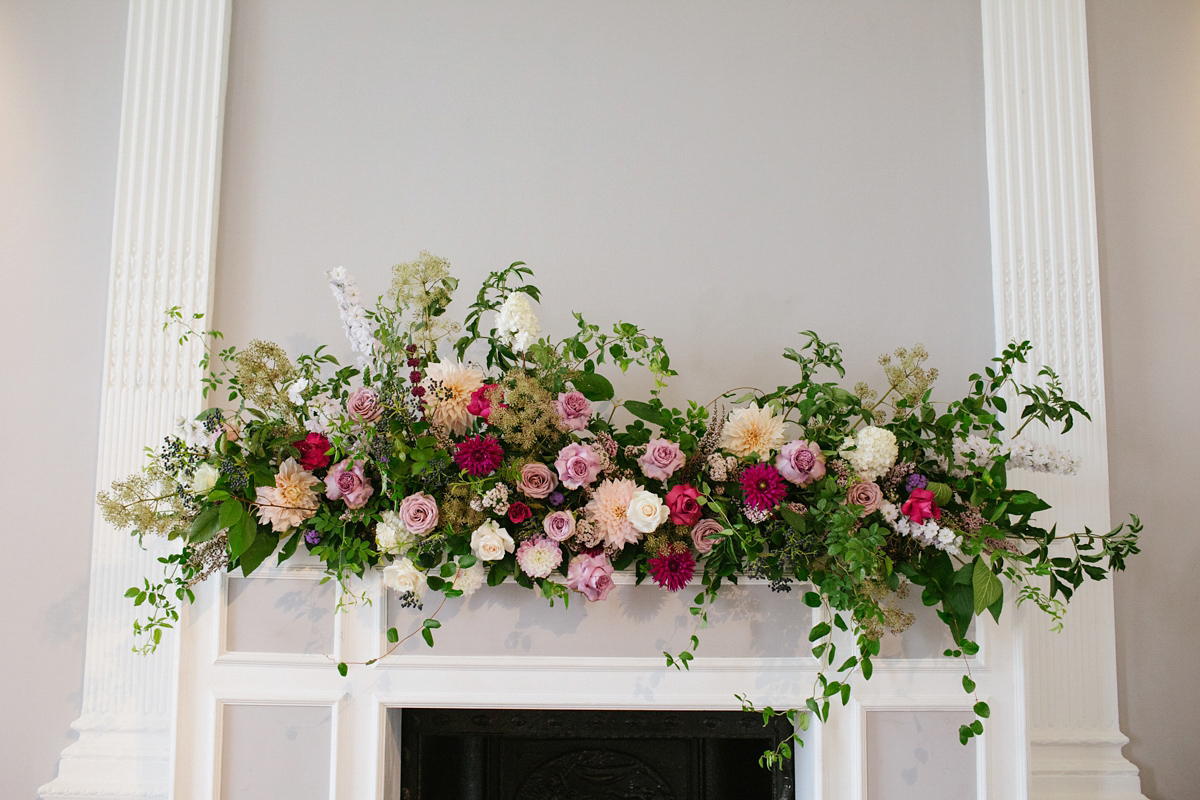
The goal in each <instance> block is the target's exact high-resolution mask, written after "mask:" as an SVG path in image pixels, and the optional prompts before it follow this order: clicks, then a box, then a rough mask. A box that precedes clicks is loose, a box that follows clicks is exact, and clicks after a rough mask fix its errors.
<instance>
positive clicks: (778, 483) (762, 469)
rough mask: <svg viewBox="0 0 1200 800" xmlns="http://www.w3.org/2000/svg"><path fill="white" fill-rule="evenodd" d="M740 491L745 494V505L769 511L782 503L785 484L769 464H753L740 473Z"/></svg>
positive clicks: (785, 491)
mask: <svg viewBox="0 0 1200 800" xmlns="http://www.w3.org/2000/svg"><path fill="white" fill-rule="evenodd" d="M742 491H743V492H745V493H746V505H748V506H750V507H752V508H757V509H758V510H759V511H770V510H772V509H773V508H775V507H776V506H777V505H779V503H780V502H782V500H783V496H784V495H785V494H787V484H785V483H784V482H783V476H782V475H780V474H779V470H777V469H775V468H774V467H773V466H771V465H770V464H755V465H754V466H752V467H747V468H746V469H745V470H743V471H742Z"/></svg>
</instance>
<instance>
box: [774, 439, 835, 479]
mask: <svg viewBox="0 0 1200 800" xmlns="http://www.w3.org/2000/svg"><path fill="white" fill-rule="evenodd" d="M775 469H777V470H779V474H780V475H782V476H783V477H784V478H786V479H787V480H788V481H790V482H791V483H794V484H796V485H797V486H806V485H808V484H810V483H813V482H815V481H819V480H820V479H821V478H823V477H825V454H824V453H822V452H821V447H820V446H819V445H818V444H817V443H816V442H805V441H803V440H800V439H797V440H795V441H792V442H788V443H787V444H785V445H784V446H783V449H782V450H781V451H779V455H777V456H775Z"/></svg>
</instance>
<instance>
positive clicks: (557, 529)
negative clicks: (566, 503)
mask: <svg viewBox="0 0 1200 800" xmlns="http://www.w3.org/2000/svg"><path fill="white" fill-rule="evenodd" d="M542 530H544V531H545V532H546V535H547V536H549V537H550V538H551V539H553V540H554V541H556V542H565V541H566V540H567V539H570V538H571V536H573V535H574V534H575V515H574V514H572V513H571V512H570V511H555V512H553V513H551V514H547V515H546V518H545V519H544V520H542Z"/></svg>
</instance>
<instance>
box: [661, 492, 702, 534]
mask: <svg viewBox="0 0 1200 800" xmlns="http://www.w3.org/2000/svg"><path fill="white" fill-rule="evenodd" d="M699 498H700V492H698V491H696V487H695V486H691V485H690V484H686V483H683V484H680V485H679V486H676V487H674V488H673V489H671V491H669V492H667V496H666V504H667V508H668V509H670V511H671V522H673V523H675V524H676V525H695V524H696V523H697V522H698V521H699V520H700V514H701V510H700V503H698V502H697V501H698V500H699Z"/></svg>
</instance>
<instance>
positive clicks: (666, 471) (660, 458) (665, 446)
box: [638, 439, 683, 481]
mask: <svg viewBox="0 0 1200 800" xmlns="http://www.w3.org/2000/svg"><path fill="white" fill-rule="evenodd" d="M638 464H639V465H640V466H641V468H642V474H643V475H645V476H646V477H647V478H654V479H656V480H660V481H665V480H666V479H667V478H669V477H671V475H672V474H673V473H674V472H675V470H677V469H679V468H680V467H682V466H683V453H682V452H681V451H680V450H679V445H677V444H675V443H674V442H672V441H671V440H670V439H651V440H650V441H649V442H647V443H646V452H645V453H643V454H642V455H641V456H639V457H638Z"/></svg>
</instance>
